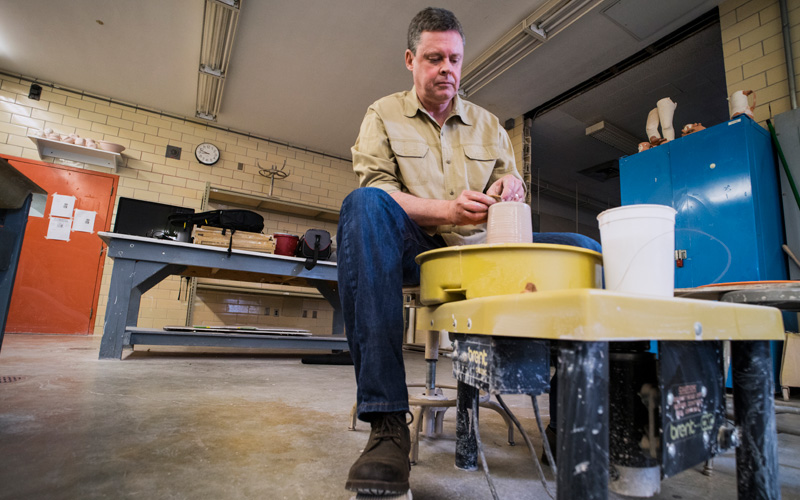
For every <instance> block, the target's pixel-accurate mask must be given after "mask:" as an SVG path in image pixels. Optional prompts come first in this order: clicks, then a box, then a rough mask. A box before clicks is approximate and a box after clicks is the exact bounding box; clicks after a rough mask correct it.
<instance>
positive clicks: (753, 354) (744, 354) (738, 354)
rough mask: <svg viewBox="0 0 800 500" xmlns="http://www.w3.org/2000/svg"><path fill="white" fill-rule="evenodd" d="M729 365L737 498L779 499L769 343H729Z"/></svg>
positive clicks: (773, 390)
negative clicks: (735, 431)
mask: <svg viewBox="0 0 800 500" xmlns="http://www.w3.org/2000/svg"><path fill="white" fill-rule="evenodd" d="M731 366H732V371H733V373H732V375H733V408H734V413H735V416H736V427H737V428H738V429H739V430H740V432H741V436H740V444H739V447H738V448H736V482H737V490H738V494H739V498H740V499H745V498H746V499H748V500H758V499H769V500H775V499H779V498H780V497H781V491H780V484H779V482H778V441H777V440H778V437H777V430H776V426H775V399H774V398H775V394H774V392H775V389H774V381H773V378H772V358H771V356H770V352H769V342H767V341H738V342H731Z"/></svg>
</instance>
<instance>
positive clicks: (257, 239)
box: [192, 226, 275, 253]
mask: <svg viewBox="0 0 800 500" xmlns="http://www.w3.org/2000/svg"><path fill="white" fill-rule="evenodd" d="M192 237H193V238H194V242H195V244H198V245H210V246H215V247H225V248H228V245H229V244H231V233H230V231H229V230H228V231H225V234H224V235H223V234H222V229H221V228H218V227H208V226H200V227H195V228H194V230H193V231H192ZM232 248H233V249H235V250H248V251H251V252H266V253H273V252H274V251H275V241H274V240H273V239H272V235H271V234H261V233H249V232H247V231H236V232H234V233H233V245H232Z"/></svg>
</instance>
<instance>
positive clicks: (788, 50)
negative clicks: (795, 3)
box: [778, 0, 797, 109]
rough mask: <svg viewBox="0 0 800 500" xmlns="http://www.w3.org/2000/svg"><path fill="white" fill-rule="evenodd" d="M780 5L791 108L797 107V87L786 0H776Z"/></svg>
mask: <svg viewBox="0 0 800 500" xmlns="http://www.w3.org/2000/svg"><path fill="white" fill-rule="evenodd" d="M778 3H779V4H780V6H781V25H782V29H783V53H784V55H785V57H786V72H787V73H788V77H789V100H790V101H791V103H792V109H797V88H796V86H795V83H794V56H792V39H791V37H790V36H789V10H788V9H787V8H786V0H778Z"/></svg>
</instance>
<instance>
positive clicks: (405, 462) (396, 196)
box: [337, 8, 597, 495]
mask: <svg viewBox="0 0 800 500" xmlns="http://www.w3.org/2000/svg"><path fill="white" fill-rule="evenodd" d="M463 56H464V35H463V31H462V28H461V25H460V23H459V22H458V20H457V19H456V17H455V16H454V15H453V13H452V12H450V11H447V10H445V9H438V8H427V9H424V10H422V11H421V12H419V13H418V14H417V15H416V16H415V17H414V19H413V20H412V21H411V24H410V26H409V29H408V49H407V50H406V52H405V63H406V67H407V68H408V70H409V71H411V74H412V77H413V81H414V87H413V89H412V90H411V91H406V92H399V93H396V94H392V95H390V96H387V97H384V98H383V99H380V100H378V101H376V102H375V103H374V104H372V106H370V107H369V109H368V110H367V114H366V116H365V117H364V121H363V123H362V125H361V130H360V132H359V136H358V139H357V141H356V144H355V145H354V146H353V148H352V153H353V170H354V171H355V173H356V174H357V175H358V178H359V182H360V186H361V188H359V189H356V190H355V191H353V192H352V193H351V194H350V195H349V196H348V197H347V198H346V199H345V201H344V203H343V204H342V210H341V215H340V220H339V229H338V233H337V243H338V246H337V252H338V259H337V261H338V269H339V295H340V297H341V301H342V310H343V313H344V320H345V330H346V333H347V339H348V342H349V346H350V354H351V356H352V358H353V364H354V367H355V374H356V381H357V384H358V393H357V404H358V407H357V408H358V418H359V419H361V420H364V421H367V422H370V424H371V427H372V432H371V433H370V437H369V440H368V442H367V445H366V447H365V449H364V452H363V453H362V455H361V456H360V457H359V458H358V460H356V462H355V464H353V466H352V468H351V469H350V474H349V476H348V479H347V483H346V487H347V489H349V490H351V491H357V492H361V493H368V494H372V495H399V494H403V493H405V492H406V491H408V476H409V470H410V465H409V459H408V453H409V448H410V438H409V431H408V425H407V423H406V414H407V413H408V390H407V388H406V382H405V368H404V365H403V353H402V343H403V315H402V306H403V296H402V285H411V284H418V283H419V266H418V265H417V264H416V263H415V262H414V258H415V257H416V256H417V255H419V254H420V253H422V252H425V251H427V250H432V249H435V248H440V247H443V246H446V245H461V244H470V243H480V242H482V241H483V239H484V232H485V224H484V223H485V222H486V219H487V215H488V209H489V207H490V206H491V205H492V204H494V203H495V200H494V199H493V198H492V197H491V196H489V195H497V196H500V197H501V198H502V199H503V200H505V201H507V200H520V199H522V198H523V197H524V194H525V188H524V185H523V182H522V179H521V177H520V175H519V173H518V172H517V170H516V167H515V163H514V152H513V149H512V147H511V142H510V140H509V138H508V134H507V133H506V131H505V130H504V129H503V127H502V126H501V125H500V123H499V121H498V119H497V117H495V116H494V115H492V114H491V113H489V112H488V111H486V110H484V109H482V108H480V107H478V106H476V105H474V104H471V103H469V102H467V101H464V100H463V99H461V98H459V96H458V94H457V93H458V85H459V83H460V79H461V65H462V61H463ZM536 236H537V238H536V239H535V241H542V242H545V241H547V242H551V243H566V244H577V245H580V246H590V247H591V246H592V244H593V245H594V246H597V244H596V243H595V242H593V241H592V240H590V239H589V238H585V237H581V236H580V235H569V234H555V233H553V234H550V235H545V234H542V235H536Z"/></svg>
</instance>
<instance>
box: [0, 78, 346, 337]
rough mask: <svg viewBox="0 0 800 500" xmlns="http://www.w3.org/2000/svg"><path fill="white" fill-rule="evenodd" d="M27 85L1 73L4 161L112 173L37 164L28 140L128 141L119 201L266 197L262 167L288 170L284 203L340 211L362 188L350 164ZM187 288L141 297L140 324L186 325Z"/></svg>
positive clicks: (279, 221) (284, 225)
mask: <svg viewBox="0 0 800 500" xmlns="http://www.w3.org/2000/svg"><path fill="white" fill-rule="evenodd" d="M29 88H30V83H29V82H27V81H24V80H20V79H17V78H14V77H9V76H5V75H2V74H0V154H2V155H9V156H17V157H22V158H30V159H35V160H43V161H47V162H52V163H60V164H65V165H70V166H75V167H79V168H86V169H87V170H96V171H102V172H108V171H109V170H108V169H104V168H103V167H97V166H93V165H88V164H86V165H84V164H82V163H76V162H73V161H66V160H60V159H56V158H49V157H45V158H39V155H38V153H37V151H36V148H35V145H34V144H33V142H31V141H30V140H29V139H28V138H27V137H26V136H27V135H28V134H30V133H32V132H33V131H34V130H41V129H45V128H52V129H54V130H55V131H57V132H59V133H61V134H71V133H76V134H78V135H80V136H81V137H88V138H93V139H96V140H107V141H112V142H116V143H119V144H122V145H123V146H125V147H126V149H125V151H124V152H123V153H122V155H123V158H124V166H121V167H119V168H118V169H117V172H116V174H117V175H119V178H120V181H119V189H118V192H117V196H124V197H128V198H135V199H138V200H145V201H154V202H159V203H167V204H171V205H180V206H184V207H188V208H194V209H196V210H199V209H201V208H202V198H203V194H204V192H205V188H206V183H210V184H211V185H212V186H218V187H222V188H225V189H230V190H234V191H240V192H244V193H248V194H254V195H262V196H264V195H267V194H268V193H269V179H267V178H265V177H262V176H260V175H259V174H258V170H259V165H258V163H259V162H260V164H261V166H262V167H264V168H269V167H271V166H272V165H277V166H278V167H280V166H282V165H283V163H284V161H285V162H286V170H287V171H290V172H291V176H289V177H288V178H287V179H284V180H276V181H275V187H274V191H273V195H274V196H275V197H277V198H279V199H282V200H286V201H290V202H291V201H296V202H300V203H303V204H306V205H315V206H320V207H323V208H329V209H334V210H338V209H339V207H340V206H341V203H342V200H343V199H344V197H345V196H346V195H347V194H348V193H349V192H350V191H352V190H353V189H355V188H356V187H357V181H356V178H355V175H354V174H353V171H352V167H351V164H350V162H349V161H347V160H344V159H340V158H335V157H331V156H326V155H322V154H316V153H311V152H308V151H305V150H303V149H298V148H292V147H287V146H284V145H281V144H278V143H275V142H271V141H269V140H263V139H259V138H253V137H249V136H248V134H246V133H235V132H232V131H225V130H218V129H215V128H212V127H209V126H205V125H203V124H197V123H193V122H191V121H187V120H184V119H179V118H172V117H167V116H162V115H161V114H160V113H158V112H154V111H149V110H144V109H136V108H135V107H131V106H126V105H124V104H120V103H109V102H107V100H104V99H103V98H102V96H96V97H90V96H87V95H82V93H81V92H77V93H76V92H71V91H69V90H63V89H54V88H51V87H49V86H46V85H43V91H42V96H41V99H40V100H39V101H33V100H30V99H28V97H27V96H28V91H29ZM204 141H210V142H212V143H214V144H216V145H217V146H218V147H219V148H220V150H221V153H222V158H221V160H220V161H219V162H218V163H217V164H216V165H214V166H211V167H208V166H204V165H201V164H200V163H198V162H197V161H195V158H194V147H195V146H197V144H199V143H201V142H204ZM167 144H169V145H172V146H178V147H180V148H182V154H181V158H180V159H179V160H174V159H167V158H165V151H166V146H167ZM239 163H241V164H242V165H243V168H242V170H239V169H238V165H239ZM115 210H116V208H115ZM294 219H296V218H291V217H286V216H278V217H276V218H275V219H274V220H273V221H272V222H271V223H270V224H271V225H272V226H274V227H275V228H276V229H277V230H282V231H291V232H295V230H297V232H298V233H300V232H301V229H302V226H303V224H302V223H301V222H300V221H298V220H294ZM270 224H268V225H270ZM310 225H314V224H313V222H309V224H308V226H310ZM308 226H307V227H308ZM112 227H113V226H112ZM267 230H268V231H272V230H273V228H272V227H268V228H267ZM111 268H112V261H111V260H110V259H106V263H105V268H104V273H103V280H102V285H101V291H100V301H99V304H98V314H97V316H96V322H95V333H96V334H98V333H101V332H102V324H103V318H104V315H105V306H106V299H107V296H108V287H109V281H110V277H111ZM179 283H180V280H179V278H178V277H171V278H168V279H167V280H165V281H164V282H162V284H160V285H158V286H157V287H155V288H154V289H153V290H151V291H149V292H147V293H146V294H145V295H144V296H143V298H142V303H141V308H140V318H139V326H141V327H153V328H160V327H162V326H164V325H182V324H184V322H185V320H186V312H187V303H186V300H185V292H184V293H182V294H181V300H178V292H179V288H180V285H179ZM236 300H247V299H246V298H237V299H236ZM311 300H314V299H311ZM293 307H294V306H293ZM294 309H297V310H301V309H302V307H301V306H297V307H294ZM294 309H292V311H294Z"/></svg>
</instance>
